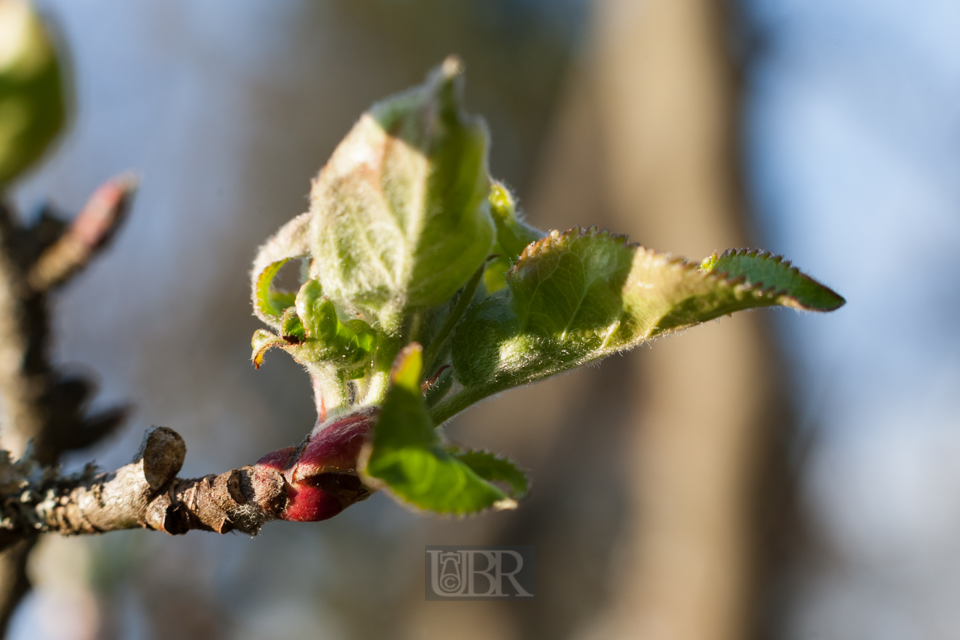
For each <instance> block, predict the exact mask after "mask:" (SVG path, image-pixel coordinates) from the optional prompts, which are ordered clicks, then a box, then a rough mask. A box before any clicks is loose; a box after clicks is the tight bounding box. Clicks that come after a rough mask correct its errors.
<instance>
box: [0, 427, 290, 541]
mask: <svg viewBox="0 0 960 640" xmlns="http://www.w3.org/2000/svg"><path fill="white" fill-rule="evenodd" d="M186 451H187V449H186V445H185V444H184V442H183V438H181V437H180V435H179V434H178V433H177V432H176V431H174V430H173V429H168V428H166V427H154V428H152V429H149V430H148V431H147V432H146V434H145V435H144V439H143V444H142V445H141V447H140V451H139V452H138V453H137V456H136V457H135V458H134V461H133V462H131V463H130V464H128V465H126V466H123V467H120V468H119V469H117V470H116V471H113V472H110V473H95V472H94V471H93V470H92V469H87V470H85V471H84V472H83V473H80V474H77V475H74V476H70V477H63V476H57V475H55V474H53V473H52V472H48V473H47V474H46V475H47V477H43V476H44V474H43V473H42V472H41V473H36V472H34V471H31V469H30V468H29V466H30V465H33V466H34V467H36V463H34V462H33V461H31V460H26V461H21V462H19V463H17V464H16V465H13V464H12V463H9V461H7V467H6V468H7V469H11V468H12V467H14V466H17V467H18V468H17V469H16V473H15V474H14V475H15V476H18V477H20V478H24V477H31V476H40V478H39V479H38V480H36V481H29V480H26V481H22V482H21V484H20V485H19V486H11V483H8V484H7V485H6V486H4V495H2V496H0V515H2V521H0V550H2V549H5V548H7V547H9V546H11V545H13V544H15V543H17V542H19V541H21V540H24V539H29V538H31V537H33V536H35V535H37V534H40V533H47V532H55V533H60V534H63V535H78V534H92V533H103V532H106V531H118V530H121V529H137V528H146V529H154V530H157V531H165V532H166V533H169V534H171V535H178V534H184V533H186V532H187V531H190V530H193V529H197V530H201V531H214V532H216V533H228V532H230V531H241V532H243V533H248V534H250V535H256V534H257V533H258V532H259V531H260V528H261V527H262V526H263V524H264V523H266V522H268V521H270V520H274V519H276V518H278V517H279V516H280V514H281V513H282V512H283V509H284V507H285V506H286V503H287V492H286V488H285V483H284V478H283V475H282V473H281V472H280V471H277V470H274V469H269V468H264V467H261V466H247V467H240V468H239V469H233V470H230V471H227V472H225V473H221V474H220V475H213V474H211V475H207V476H204V477H202V478H193V479H181V478H177V477H176V474H177V472H178V471H179V470H180V467H181V466H182V464H183V460H184V456H185V455H186ZM36 469H37V470H39V468H38V467H36ZM13 484H15V483H13Z"/></svg>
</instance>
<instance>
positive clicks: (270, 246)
mask: <svg viewBox="0 0 960 640" xmlns="http://www.w3.org/2000/svg"><path fill="white" fill-rule="evenodd" d="M309 227H310V214H309V213H304V214H302V215H299V216H297V217H296V218H294V219H293V220H291V221H290V222H288V223H287V224H285V225H283V227H281V228H280V230H279V231H277V232H276V233H275V234H274V235H273V236H272V237H271V238H270V239H269V240H267V241H266V242H265V243H263V245H262V246H261V247H260V249H258V250H257V257H256V259H254V261H253V269H252V270H251V273H250V281H251V282H250V285H251V288H252V290H253V311H254V313H255V314H256V315H257V317H258V318H260V320H262V321H263V322H265V323H266V324H268V325H270V326H271V327H273V328H274V329H280V316H281V315H282V314H283V310H284V309H286V308H287V307H290V306H292V305H293V301H294V299H295V297H296V294H295V293H294V292H292V291H274V290H273V289H272V288H271V285H272V284H273V280H274V278H276V277H277V274H278V273H279V272H280V269H281V268H283V266H284V265H285V264H286V263H287V261H289V260H291V259H293V258H303V257H305V256H307V255H308V254H309V253H310V243H309V236H308V230H309Z"/></svg>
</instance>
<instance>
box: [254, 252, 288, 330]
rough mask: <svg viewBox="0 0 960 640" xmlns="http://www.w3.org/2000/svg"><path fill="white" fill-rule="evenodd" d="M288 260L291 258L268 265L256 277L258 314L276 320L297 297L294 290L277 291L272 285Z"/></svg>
mask: <svg viewBox="0 0 960 640" xmlns="http://www.w3.org/2000/svg"><path fill="white" fill-rule="evenodd" d="M287 262H289V258H287V259H284V260H279V261H277V262H274V263H273V264H270V265H268V266H267V268H266V269H264V270H263V271H262V272H261V273H260V275H258V276H257V277H256V280H255V283H254V296H255V297H254V304H255V306H256V309H257V312H258V314H262V315H265V316H271V317H272V318H273V320H274V321H276V320H277V319H279V318H280V316H282V315H283V311H284V309H286V308H287V307H292V306H293V303H294V300H296V297H297V294H295V293H293V292H292V291H276V290H274V289H273V288H272V287H271V284H272V283H273V279H274V278H276V277H277V274H278V273H279V272H280V269H282V268H283V265H285V264H287Z"/></svg>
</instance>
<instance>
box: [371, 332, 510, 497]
mask: <svg viewBox="0 0 960 640" xmlns="http://www.w3.org/2000/svg"><path fill="white" fill-rule="evenodd" d="M422 368H423V356H422V349H421V348H420V345H418V344H416V343H413V344H410V345H408V346H407V347H405V348H404V349H403V350H401V352H400V353H399V355H398V356H397V359H396V361H395V363H394V368H393V371H392V372H391V374H390V376H391V385H390V388H389V390H388V391H387V396H386V399H385V400H384V402H383V404H382V405H381V408H380V415H379V418H378V419H377V424H376V427H375V428H374V431H373V437H372V439H371V441H370V443H369V444H368V445H367V448H366V451H365V453H364V455H363V456H361V459H362V462H361V470H362V471H361V473H362V477H363V478H364V482H366V483H367V484H369V485H371V486H373V487H376V488H385V489H387V490H388V491H389V492H390V493H391V494H392V495H393V496H395V497H396V498H397V499H399V500H400V501H401V502H404V503H406V504H408V505H412V506H414V507H417V508H420V509H425V510H428V511H435V512H437V513H443V514H457V515H463V514H469V513H476V512H479V511H483V510H484V509H489V508H500V509H503V508H512V507H514V506H516V503H515V502H514V501H513V500H512V499H511V498H509V497H508V496H507V494H506V493H504V492H503V491H502V490H500V489H499V488H497V487H496V486H494V485H492V484H490V483H489V482H487V481H486V480H485V479H484V478H483V475H486V476H488V477H490V479H492V480H505V481H507V482H508V483H509V484H511V486H517V485H519V484H520V481H519V479H518V478H517V477H516V474H515V473H511V472H510V471H509V470H508V469H507V468H506V465H505V464H499V463H497V462H494V461H492V460H489V459H486V458H484V457H482V456H480V455H474V456H471V455H469V454H459V453H458V454H451V453H450V452H448V451H447V450H445V448H444V446H443V443H442V442H441V440H440V437H439V435H438V434H437V432H436V430H435V429H434V425H433V422H432V421H431V420H430V414H429V413H428V411H427V405H426V402H425V401H424V399H423V396H422V395H421V393H420V376H421V373H422ZM464 455H465V456H466V458H467V461H466V462H465V461H464V460H462V459H461V458H460V456H464ZM500 462H503V461H500ZM471 463H472V465H474V466H476V467H477V470H475V469H474V468H473V466H471ZM478 470H479V472H478ZM517 473H519V472H517ZM521 475H522V474H521ZM523 488H525V485H524V487H523Z"/></svg>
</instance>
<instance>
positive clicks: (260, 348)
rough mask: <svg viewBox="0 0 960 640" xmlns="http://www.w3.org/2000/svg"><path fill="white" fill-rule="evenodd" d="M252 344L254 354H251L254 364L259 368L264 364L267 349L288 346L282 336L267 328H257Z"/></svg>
mask: <svg viewBox="0 0 960 640" xmlns="http://www.w3.org/2000/svg"><path fill="white" fill-rule="evenodd" d="M250 346H251V347H253V354H252V355H251V356H250V357H251V359H252V360H253V366H254V367H256V368H257V369H259V368H260V365H261V364H263V356H264V354H266V353H267V351H269V350H270V349H272V348H274V347H285V346H287V342H286V341H285V340H284V339H283V338H281V337H280V336H276V335H274V334H272V333H270V332H269V331H267V330H266V329H257V330H256V331H255V332H254V334H253V339H252V340H251V341H250Z"/></svg>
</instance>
